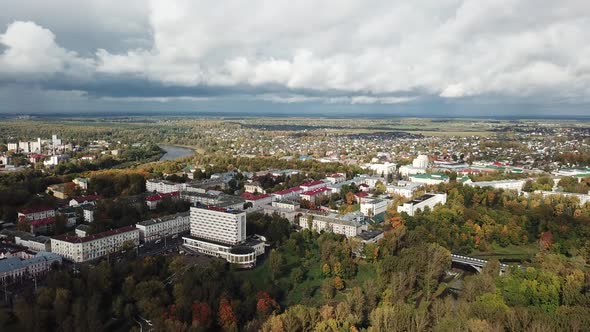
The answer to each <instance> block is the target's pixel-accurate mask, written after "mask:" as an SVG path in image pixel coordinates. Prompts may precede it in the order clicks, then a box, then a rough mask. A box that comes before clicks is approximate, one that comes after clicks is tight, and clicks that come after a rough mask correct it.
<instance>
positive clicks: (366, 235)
mask: <svg viewBox="0 0 590 332" xmlns="http://www.w3.org/2000/svg"><path fill="white" fill-rule="evenodd" d="M381 234H383V230H381V229H371V230H368V231H362V232H361V233H360V234H358V235H357V236H358V237H360V238H361V239H363V240H366V241H368V240H371V239H373V238H375V237H377V236H379V235H381Z"/></svg>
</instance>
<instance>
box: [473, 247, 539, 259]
mask: <svg viewBox="0 0 590 332" xmlns="http://www.w3.org/2000/svg"><path fill="white" fill-rule="evenodd" d="M537 252H539V247H538V246H537V245H536V244H527V245H520V246H515V245H509V246H506V247H502V246H500V245H498V244H496V243H494V244H493V245H492V250H491V251H487V252H481V251H475V252H473V253H472V254H471V256H474V257H478V258H482V259H494V258H495V259H499V260H507V261H511V260H520V261H523V260H530V259H531V258H532V257H533V256H534V255H535V254H536V253H537Z"/></svg>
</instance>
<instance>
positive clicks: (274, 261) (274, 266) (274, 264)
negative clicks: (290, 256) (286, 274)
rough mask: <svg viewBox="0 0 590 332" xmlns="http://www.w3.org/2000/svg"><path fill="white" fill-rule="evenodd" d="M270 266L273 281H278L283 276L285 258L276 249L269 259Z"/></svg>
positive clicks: (272, 251)
mask: <svg viewBox="0 0 590 332" xmlns="http://www.w3.org/2000/svg"><path fill="white" fill-rule="evenodd" d="M268 265H269V267H270V272H271V276H272V278H273V280H275V279H277V278H278V277H279V276H280V275H281V271H282V268H283V257H282V256H281V253H280V252H278V251H277V250H276V249H273V250H271V252H270V255H269V257H268Z"/></svg>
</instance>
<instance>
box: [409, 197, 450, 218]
mask: <svg viewBox="0 0 590 332" xmlns="http://www.w3.org/2000/svg"><path fill="white" fill-rule="evenodd" d="M446 202H447V194H434V193H432V194H424V195H422V196H421V197H419V198H416V199H414V200H411V201H409V202H407V203H404V204H403V205H400V206H398V207H397V212H399V213H402V212H405V213H407V214H408V215H410V216H413V215H414V214H415V213H416V212H418V211H423V210H424V208H426V207H428V208H430V209H433V208H434V207H435V206H436V205H437V204H445V203H446Z"/></svg>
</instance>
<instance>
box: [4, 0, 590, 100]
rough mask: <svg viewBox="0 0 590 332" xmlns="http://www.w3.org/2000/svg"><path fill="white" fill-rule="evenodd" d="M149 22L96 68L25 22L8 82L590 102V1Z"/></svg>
mask: <svg viewBox="0 0 590 332" xmlns="http://www.w3.org/2000/svg"><path fill="white" fill-rule="evenodd" d="M123 6H124V5H123ZM134 6H137V2H134ZM127 12H129V13H135V12H138V13H142V12H141V11H138V10H134V11H127ZM146 15H149V17H148V20H149V25H150V30H151V31H150V33H151V36H152V37H153V40H152V45H151V46H150V47H143V48H137V47H135V48H133V49H129V50H127V51H125V52H120V53H118V52H113V51H109V50H108V47H106V46H105V47H103V46H102V45H96V50H97V51H96V53H95V54H94V57H93V58H92V59H84V58H81V57H80V56H78V55H77V54H76V53H74V52H71V51H67V50H65V49H64V48H62V47H60V46H58V45H57V44H56V42H55V36H54V35H53V33H51V31H49V30H47V29H44V28H41V27H40V26H37V25H35V24H34V23H30V22H16V23H14V24H12V25H10V26H9V27H8V29H7V31H6V33H5V34H3V35H2V37H1V39H0V42H1V43H3V44H4V45H6V46H7V48H8V49H7V50H6V51H5V52H4V53H3V54H2V56H1V58H0V61H2V62H0V63H1V64H3V66H2V67H3V68H4V69H0V74H2V73H3V72H4V73H6V72H11V73H19V72H24V73H29V74H38V75H39V74H43V75H48V74H53V73H59V72H64V71H68V72H69V75H72V72H74V71H73V69H76V70H80V68H82V70H86V71H94V72H96V73H97V74H99V75H100V74H109V75H120V76H122V77H127V76H133V77H134V78H141V79H146V80H150V81H155V82H161V83H164V84H166V85H179V86H185V87H186V86H188V87H192V86H203V85H210V86H234V85H251V86H254V87H258V86H267V85H272V86H282V87H284V88H285V90H291V91H295V90H301V89H303V90H314V91H316V92H318V91H326V92H328V91H334V90H337V91H340V92H341V94H342V92H344V93H348V96H346V97H336V99H334V97H332V98H330V97H310V96H304V95H301V96H298V95H294V96H287V97H281V96H270V97H268V96H267V97H261V98H269V100H271V101H275V102H287V103H292V102H303V101H320V102H326V103H330V102H335V103H338V102H340V100H343V101H345V102H348V103H354V104H365V103H382V104H393V103H403V102H408V101H411V100H410V99H411V98H410V97H374V96H375V95H392V94H395V95H411V96H414V95H436V96H440V97H443V98H462V97H477V96H485V95H494V96H507V97H510V98H525V99H533V100H543V101H547V100H560V101H563V100H565V101H570V102H577V101H580V100H588V98H589V97H590V60H588V59H590V35H589V34H588V33H587V31H590V19H588V17H590V1H581V0H563V1H559V2H556V1H553V0H477V1H475V0H416V1H412V2H407V1H379V0H365V1H358V0H325V1H319V2H318V1H312V0H300V1H288V0H272V1H269V0H249V1H246V0H236V1H229V2H228V1H206V0H202V1H191V0H169V1H160V0H152V1H150V2H149V14H146ZM106 20H107V18H105V21H106ZM111 20H112V19H111ZM141 21H142V20H137V22H141ZM123 22H124V20H117V21H116V25H117V26H121V25H122V24H123ZM141 26H142V25H141V24H135V25H133V28H130V29H137V27H141ZM122 29H124V27H123V26H121V27H120V28H119V30H122ZM114 37H115V38H116V36H114ZM88 68H90V69H88ZM316 94H317V93H316ZM316 94H314V96H316ZM326 95H328V93H326ZM259 98H260V97H259ZM338 98H341V99H338Z"/></svg>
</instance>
